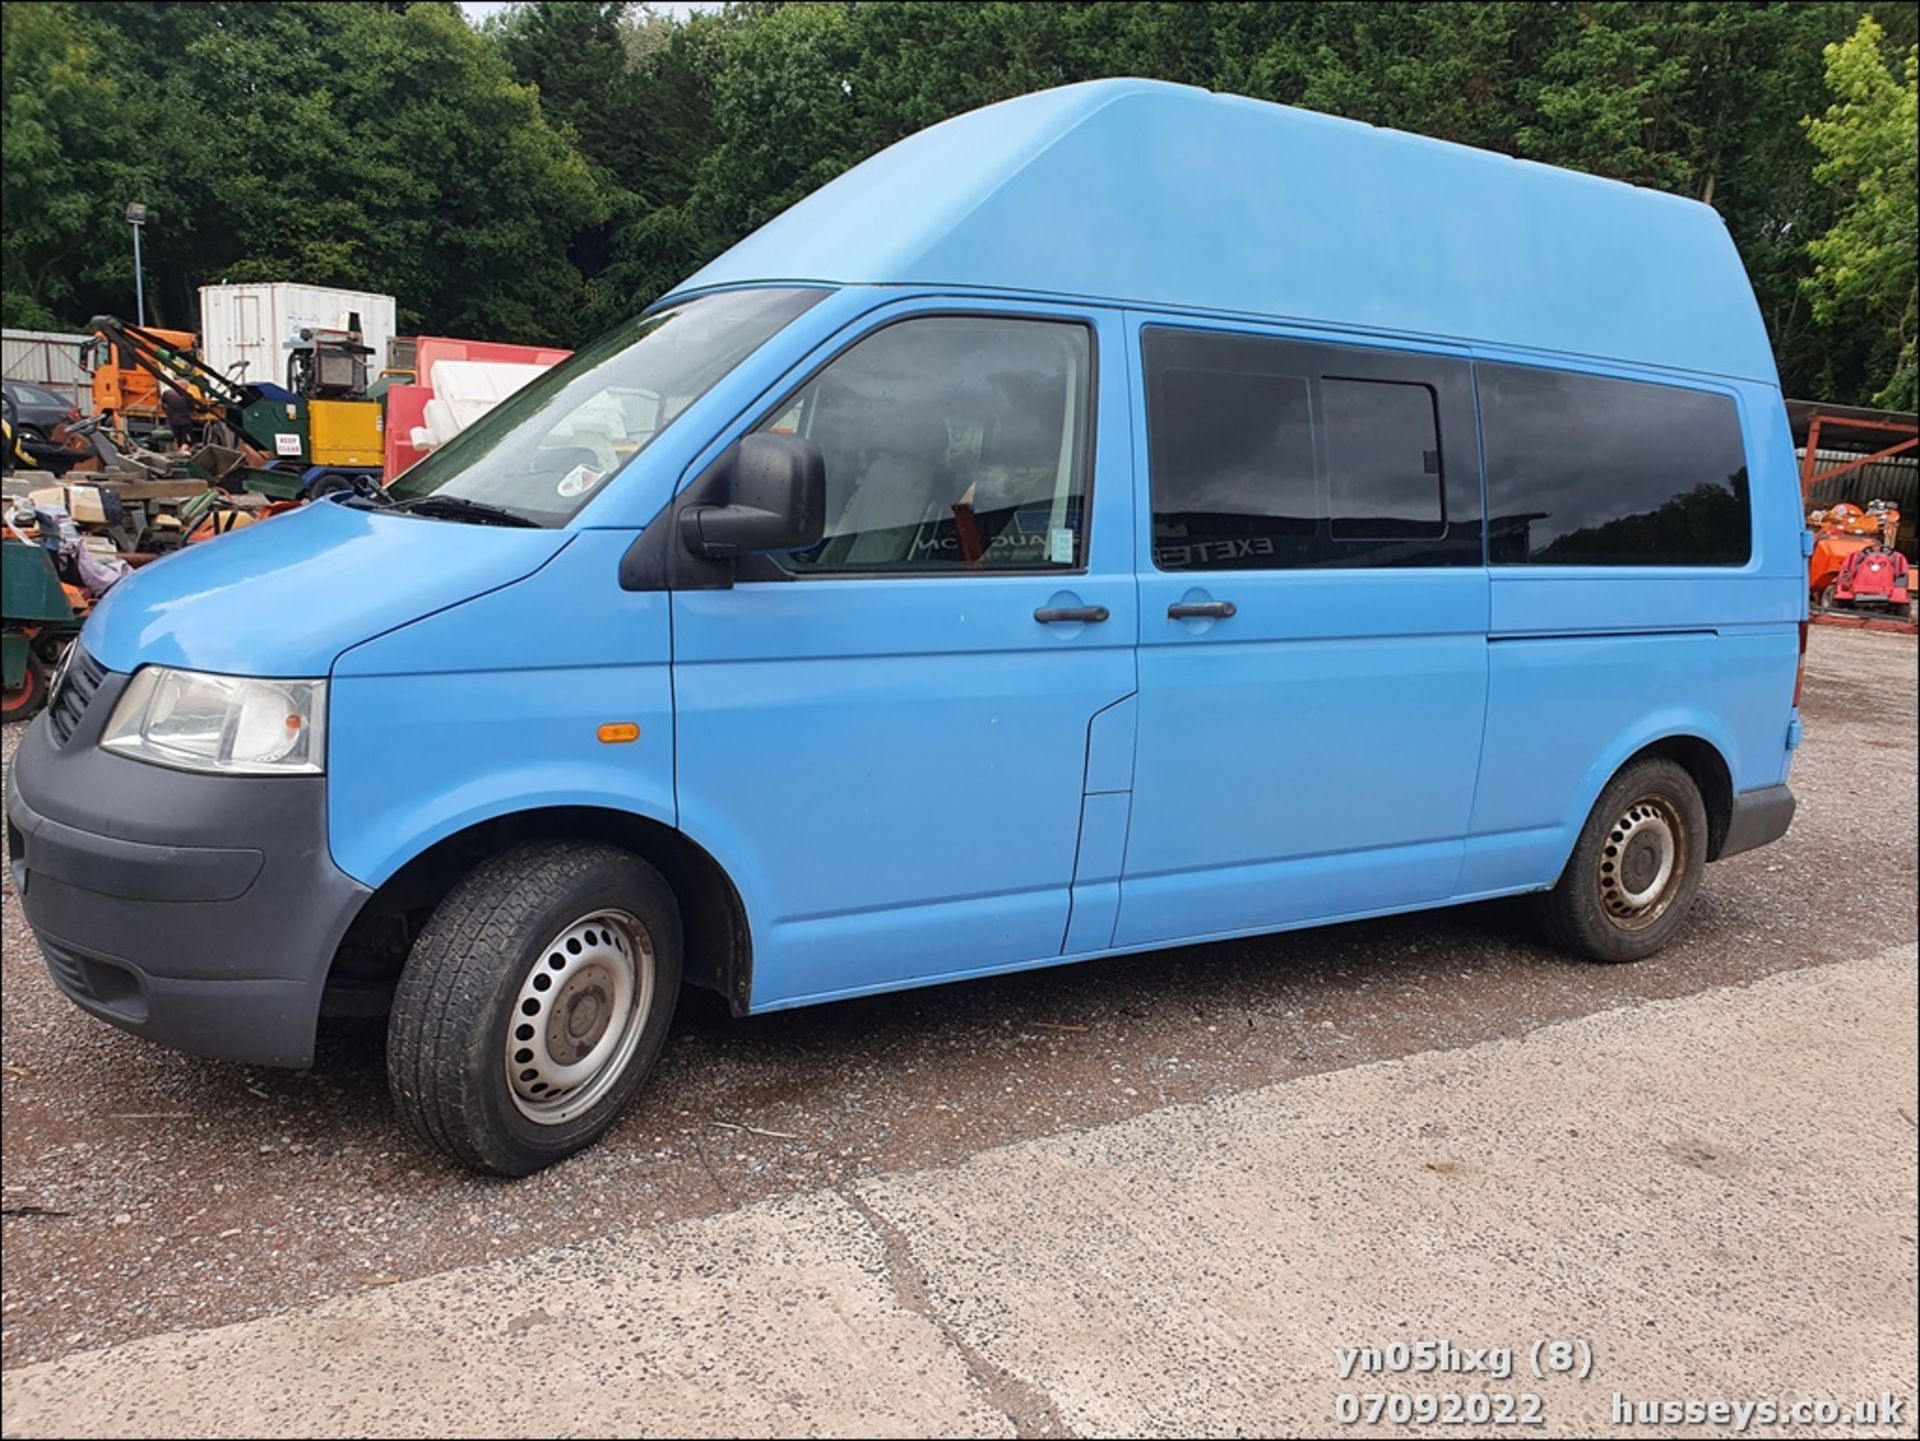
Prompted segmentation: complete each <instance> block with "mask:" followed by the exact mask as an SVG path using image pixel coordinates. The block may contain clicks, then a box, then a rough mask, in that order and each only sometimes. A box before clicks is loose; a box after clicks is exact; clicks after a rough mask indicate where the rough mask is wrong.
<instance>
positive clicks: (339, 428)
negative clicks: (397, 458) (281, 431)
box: [307, 400, 386, 466]
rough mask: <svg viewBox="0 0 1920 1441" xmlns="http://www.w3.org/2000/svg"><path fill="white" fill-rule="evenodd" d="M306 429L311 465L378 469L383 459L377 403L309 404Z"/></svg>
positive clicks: (333, 401) (378, 405)
mask: <svg viewBox="0 0 1920 1441" xmlns="http://www.w3.org/2000/svg"><path fill="white" fill-rule="evenodd" d="M307 425H308V442H309V449H308V456H309V458H310V459H311V460H312V462H313V463H314V464H315V465H353V466H379V465H381V464H382V463H383V462H384V460H385V458H386V436H385V435H384V434H383V433H382V429H381V424H380V402H379V401H377V400H309V401H308V402H307Z"/></svg>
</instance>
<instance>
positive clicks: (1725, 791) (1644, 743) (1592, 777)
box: [1554, 727, 1734, 880]
mask: <svg viewBox="0 0 1920 1441" xmlns="http://www.w3.org/2000/svg"><path fill="white" fill-rule="evenodd" d="M1702 729H1704V728H1703V727H1694V728H1684V729H1674V730H1667V731H1661V732H1659V733H1656V734H1654V735H1651V736H1647V735H1641V736H1638V737H1636V738H1635V739H1634V740H1633V741H1629V742H1627V743H1625V744H1623V745H1622V746H1621V747H1619V748H1618V749H1617V750H1616V751H1615V752H1614V754H1613V755H1611V756H1609V757H1608V758H1607V759H1606V760H1604V761H1602V762H1601V763H1599V764H1596V765H1595V766H1594V768H1593V770H1592V771H1591V772H1589V773H1588V777H1587V783H1586V785H1585V786H1584V787H1582V793H1581V796H1580V799H1579V803H1578V805H1579V808H1578V810H1577V811H1575V812H1574V814H1573V815H1572V816H1570V817H1569V818H1568V825H1567V827H1566V831H1565V836H1566V851H1565V854H1563V855H1562V857H1561V861H1560V866H1559V868H1558V869H1556V870H1555V871H1554V877H1555V879H1556V880H1557V879H1558V878H1559V876H1560V875H1561V874H1562V873H1563V872H1564V871H1565V869H1566V863H1567V861H1568V859H1570V858H1571V856H1572V854H1573V848H1574V846H1575V845H1576V844H1578V842H1579V839H1580V833H1581V831H1582V829H1583V828H1584V827H1585V826H1586V823H1587V821H1588V819H1589V818H1590V817H1591V816H1592V814H1593V808H1594V806H1596V805H1598V804H1599V801H1600V793H1601V792H1602V791H1604V790H1605V789H1606V788H1607V787H1608V786H1609V785H1611V784H1612V783H1613V778H1614V777H1615V776H1617V775H1619V774H1620V773H1621V772H1622V771H1624V770H1625V769H1626V768H1627V767H1628V766H1631V765H1634V764H1636V763H1637V762H1639V761H1642V760H1647V759H1650V758H1654V757H1660V758H1664V759H1667V760H1671V761H1673V762H1674V763H1675V764H1676V765H1678V766H1680V767H1681V768H1682V769H1683V770H1685V771H1686V772H1687V774H1688V775H1689V776H1691V777H1692V778H1693V783H1694V785H1696V786H1697V787H1699V790H1700V799H1701V801H1702V802H1703V803H1704V804H1705V806H1706V808H1707V859H1708V860H1709V861H1714V860H1718V859H1719V858H1720V851H1721V849H1722V847H1724V846H1725V845H1726V840H1727V831H1728V828H1729V827H1730V826H1731V824H1732V822H1733V794H1734V791H1733V768H1732V767H1731V766H1730V765H1729V764H1728V762H1727V757H1726V751H1725V749H1724V748H1723V747H1722V745H1721V744H1720V743H1719V742H1717V741H1715V740H1713V739H1711V738H1710V737H1708V736H1707V735H1703V734H1701V730H1702Z"/></svg>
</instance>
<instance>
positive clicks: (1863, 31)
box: [1805, 16, 1920, 410]
mask: <svg viewBox="0 0 1920 1441" xmlns="http://www.w3.org/2000/svg"><path fill="white" fill-rule="evenodd" d="M1884 39H1885V32H1884V31H1883V30H1882V29H1881V28H1880V26H1879V25H1878V24H1876V23H1875V21H1874V20H1873V17H1872V16H1866V17H1863V18H1862V19H1861V21H1860V24H1859V26H1858V28H1857V29H1855V31H1854V32H1853V34H1852V35H1851V36H1849V37H1848V38H1847V39H1846V40H1845V41H1843V42H1842V43H1840V44H1837V45H1829V46H1827V48H1826V61H1827V87H1828V89H1830V90H1831V91H1832V92H1833V94H1834V97H1835V99H1834V103H1833V104H1832V105H1831V106H1829V107H1828V109H1827V113H1826V115H1825V117H1824V118H1821V119H1810V120H1808V121H1807V133H1808V136H1809V138H1811V140H1812V141H1813V144H1814V146H1815V148H1817V149H1818V150H1819V152H1820V154H1821V156H1822V157H1823V158H1822V160H1821V162H1820V163H1819V164H1818V165H1817V166H1815V167H1814V172H1813V173H1814V178H1815V179H1816V180H1819V181H1822V182H1824V183H1826V184H1829V185H1833V186H1837V187H1839V189H1840V190H1841V192H1842V194H1843V195H1844V196H1845V202H1844V204H1843V206H1842V208H1841V210H1840V213H1839V215H1838V216H1836V217H1835V219H1834V222H1833V225H1832V227H1831V228H1830V229H1828V231H1827V232H1826V233H1825V234H1824V235H1821V236H1820V237H1818V238H1817V239H1815V240H1814V241H1812V242H1811V243H1810V244H1809V245H1808V246H1807V250H1808V253H1809V254H1811V255H1812V257H1813V262H1814V269H1813V274H1812V275H1810V276H1808V277H1807V279H1806V282H1805V285H1806V290H1807V293H1808V295H1809V296H1810V297H1811V298H1812V300H1813V313H1814V317H1815V319H1817V320H1818V321H1820V322H1821V323H1822V324H1823V325H1828V326H1847V327H1851V326H1855V325H1864V326H1866V327H1867V328H1868V333H1870V334H1873V335H1878V336H1882V337H1886V338H1887V339H1888V341H1889V343H1888V344H1887V345H1885V346H1884V347H1883V349H1884V350H1885V351H1888V352H1890V354H1889V355H1888V356H1887V359H1886V364H1887V367H1888V369H1887V371H1886V372H1885V373H1886V374H1887V376H1888V378H1887V381H1886V383H1885V384H1884V385H1883V386H1882V387H1881V388H1880V390H1879V392H1878V393H1877V394H1875V395H1874V397H1873V403H1874V404H1875V405H1881V406H1886V407H1888V408H1892V409H1899V410H1912V409H1913V408H1914V391H1915V363H1914V339H1915V332H1916V330H1920V315H1917V314H1916V312H1917V311H1920V289H1917V288H1916V275H1915V270H1916V264H1915V257H1916V253H1920V234H1917V233H1916V232H1917V228H1920V227H1917V226H1916V216H1920V197H1916V192H1915V154H1916V136H1920V114H1917V113H1916V107H1915V97H1916V93H1917V90H1920V87H1917V84H1916V82H1920V50H1916V49H1914V48H1913V47H1909V48H1908V50H1907V54H1906V63H1905V66H1904V69H1905V80H1904V83H1903V82H1902V81H1901V80H1898V79H1895V77H1894V73H1893V70H1892V68H1891V67H1890V66H1889V65H1888V63H1887V58H1886V55H1885V53H1884V50H1883V44H1882V42H1883V41H1884Z"/></svg>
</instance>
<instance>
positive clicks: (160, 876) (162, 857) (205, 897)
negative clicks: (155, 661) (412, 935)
mask: <svg viewBox="0 0 1920 1441" xmlns="http://www.w3.org/2000/svg"><path fill="white" fill-rule="evenodd" d="M127 679H128V678H127V677H126V676H124V675H117V674H111V673H110V674H109V675H107V677H106V678H105V679H104V680H103V681H102V683H101V685H100V687H99V689H98V691H97V692H96V693H95V694H94V696H93V697H92V699H91V701H90V702H89V703H88V705H87V707H86V710H85V712H84V714H83V715H82V716H81V718H80V721H79V723H78V725H77V726H76V727H75V729H74V730H73V733H72V734H71V736H70V737H69V738H68V739H67V740H66V741H65V742H64V743H60V742H58V741H57V740H56V739H55V737H54V736H53V734H52V733H51V731H50V729H49V717H48V714H44V713H43V714H42V715H40V716H39V717H37V718H36V719H35V720H34V721H33V723H32V724H31V726H30V727H29V728H28V731H27V734H26V735H25V736H23V737H22V738H21V741H20V748H19V751H18V752H17V753H16V754H15V756H14V761H13V764H12V765H11V766H10V767H8V771H7V781H6V816H7V851H8V861H9V863H10V867H11V872H12V879H13V887H14V891H15V894H16V895H17V896H18V898H19V900H20V904H21V908H22V911H23V912H24V914H25V916H26V919H27V923H28V925H30V926H31V927H32V928H33V932H34V937H35V939H36V940H37V941H38V942H39V944H40V951H41V954H42V956H43V957H44V958H45V960H46V963H47V969H48V971H49V973H50V974H51V975H52V977H53V980H54V983H55V984H56V985H57V986H59V988H60V989H61V990H62V991H63V992H65V993H66V995H67V997H68V999H70V1000H71V1001H72V1002H73V1003H74V1004H75V1005H77V1006H79V1007H80V1008H81V1009H82V1010H84V1011H87V1012H89V1013H90V1014H92V1015H95V1016H98V1017H99V1018H100V1019H102V1020H104V1021H110V1022H112V1023H113V1024H114V1025H116V1026H119V1027H121V1028H122V1029H124V1030H128V1031H132V1032H133V1033H134V1034H135V1035H139V1036H145V1037H147V1038H148V1039H149V1040H153V1041H158V1042H160V1043H161V1044H163V1045H167V1046H172V1047H174V1048H176V1049H178V1050H182V1051H188V1052H191V1053H193V1054H194V1055H200V1056H211V1057H215V1058H217V1059H221V1060H232V1061H248V1062H253V1063H255V1064H260V1065H271V1066H296V1067H298V1066H307V1065H310V1064H312V1061H313V1043H314V1030H315V1027H316V1026H317V1024H318V1021H319V1014H320V999H321V995H322V993H323V992H324V990H325V988H326V980H327V972H328V969H329V967H330V966H331V965H332V962H333V956H334V952H335V950H336V949H337V948H338V946H339V943H340V938H341V937H342V936H343V935H344V934H345V933H346V929H347V927H348V925H349V924H350V923H351V922H352V920H353V918H354V916H355V915H356V914H358V912H359V910H360V907H361V905H362V904H363V903H364V901H365V900H366V898H367V896H368V895H369V894H370V893H369V892H368V890H367V888H366V887H364V886H362V885H360V884H359V883H358V882H357V881H354V880H353V879H351V878H350V877H348V876H346V875H345V874H343V873H342V872H341V871H340V870H339V869H338V868H336V867H335V866H334V864H333V862H332V859H331V858H330V856H329V855H328V851H327V813H326V780H325V778H324V777H321V776H287V777H278V776H273V777H255V776H209V775H195V774H192V773H190V772H186V771H176V770H169V769H167V768H165V767H162V766H154V765H147V764H145V763H143V762H140V761H134V760H128V759H126V758H125V757H123V756H117V755H114V754H113V753H112V752H110V751H103V750H101V749H100V747H99V745H98V744H97V741H98V738H99V732H100V729H101V727H103V726H104V725H105V723H106V718H107V717H108V716H109V715H110V714H111V713H112V711H113V707H114V703H115V702H116V701H117V700H118V698H119V694H120V692H121V691H122V690H123V689H124V688H125V686H126V682H127Z"/></svg>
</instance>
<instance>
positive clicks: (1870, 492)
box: [1794, 445, 1920, 515]
mask: <svg viewBox="0 0 1920 1441" xmlns="http://www.w3.org/2000/svg"><path fill="white" fill-rule="evenodd" d="M1805 455H1806V451H1805V450H1804V449H1802V450H1798V451H1795V452H1794V458H1795V460H1796V461H1798V460H1799V459H1801V458H1802V457H1804V456H1805ZM1859 455H1860V452H1859V451H1857V450H1828V449H1827V448H1826V447H1825V446H1824V445H1823V446H1821V447H1820V449H1819V451H1818V453H1817V459H1816V464H1817V466H1818V468H1819V469H1821V470H1826V469H1828V468H1830V467H1833V466H1841V465H1845V464H1846V463H1847V462H1848V461H1850V460H1855V459H1857V458H1858V457H1859ZM1810 499H1811V500H1812V502H1813V503H1814V504H1816V505H1838V504H1839V503H1840V502H1841V501H1843V500H1850V501H1852V502H1853V503H1854V504H1855V505H1865V504H1866V503H1867V502H1868V501H1870V500H1890V501H1892V502H1893V503H1894V504H1895V505H1897V506H1899V507H1900V510H1901V513H1902V514H1903V515H1920V460H1915V459H1914V458H1913V457H1912V456H1908V455H1896V456H1894V457H1893V458H1892V459H1891V460H1877V461H1875V462H1874V463H1873V464H1872V465H1863V466H1861V467H1860V468H1859V469H1858V470H1852V471H1848V472H1847V473H1846V474H1845V475H1843V476H1841V477H1840V478H1839V479H1838V480H1827V481H1822V482H1820V483H1819V484H1818V485H1815V486H1814V488H1813V495H1812V496H1811V497H1810Z"/></svg>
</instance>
